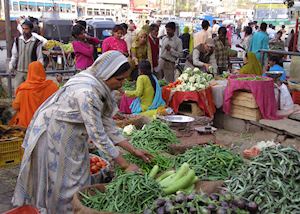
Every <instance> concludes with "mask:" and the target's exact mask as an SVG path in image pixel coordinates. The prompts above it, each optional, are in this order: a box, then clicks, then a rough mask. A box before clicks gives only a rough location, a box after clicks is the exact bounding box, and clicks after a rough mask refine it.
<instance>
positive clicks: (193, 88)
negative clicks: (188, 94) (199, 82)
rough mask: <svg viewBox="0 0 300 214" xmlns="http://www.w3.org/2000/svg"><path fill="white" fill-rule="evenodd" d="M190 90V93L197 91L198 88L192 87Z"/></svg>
mask: <svg viewBox="0 0 300 214" xmlns="http://www.w3.org/2000/svg"><path fill="white" fill-rule="evenodd" d="M189 90H190V91H196V90H197V88H196V87H195V86H190V87H189Z"/></svg>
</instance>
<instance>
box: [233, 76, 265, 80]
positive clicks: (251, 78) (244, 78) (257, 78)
mask: <svg viewBox="0 0 300 214" xmlns="http://www.w3.org/2000/svg"><path fill="white" fill-rule="evenodd" d="M236 80H244V81H246V80H247V81H263V80H268V79H267V78H264V77H261V76H255V77H239V78H236Z"/></svg>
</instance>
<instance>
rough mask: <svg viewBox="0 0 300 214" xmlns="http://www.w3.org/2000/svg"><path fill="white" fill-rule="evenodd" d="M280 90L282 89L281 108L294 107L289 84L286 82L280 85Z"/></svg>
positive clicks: (288, 108)
mask: <svg viewBox="0 0 300 214" xmlns="http://www.w3.org/2000/svg"><path fill="white" fill-rule="evenodd" d="M279 90H280V109H281V110H290V109H292V108H293V107H294V102H293V99H292V96H291V94H290V91H289V89H288V88H287V86H286V85H285V84H282V85H281V86H280V87H279Z"/></svg>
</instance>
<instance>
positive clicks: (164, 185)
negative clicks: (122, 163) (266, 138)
mask: <svg viewBox="0 0 300 214" xmlns="http://www.w3.org/2000/svg"><path fill="white" fill-rule="evenodd" d="M123 134H124V135H125V136H127V137H128V138H129V139H130V141H131V143H132V144H133V145H135V146H136V147H138V148H141V149H146V150H148V151H150V153H151V154H152V155H153V157H154V158H153V160H152V162H151V163H145V162H143V161H141V160H139V159H137V158H136V157H134V156H132V155H130V154H128V153H124V155H123V156H124V157H125V158H126V159H127V160H129V161H130V162H132V163H135V164H136V165H138V166H139V168H140V170H141V171H140V172H138V173H132V172H131V173H127V172H124V171H122V170H121V169H119V168H118V167H116V166H114V167H113V170H114V172H115V173H114V176H115V177H114V178H112V181H111V182H109V183H106V182H105V183H103V182H100V184H96V185H92V186H88V187H84V188H82V189H81V190H79V191H78V192H77V193H76V194H75V195H74V200H73V204H74V210H75V213H145V214H152V213H153V214H154V213H161V214H163V213H166V214H169V213H170V214H173V213H174V214H175V213H228V214H230V213H237V214H247V213H248V214H255V213H285V212H284V211H285V210H288V211H289V213H297V212H299V210H300V206H299V203H298V202H299V196H300V195H299V192H300V185H299V183H300V182H299V181H300V180H299V179H300V168H299V166H300V152H299V151H297V150H296V149H293V148H291V147H283V146H278V145H277V144H275V143H273V144H269V145H268V146H266V147H264V148H261V152H260V153H259V154H257V156H255V157H252V159H249V160H247V161H246V160H245V159H244V158H243V157H242V156H240V155H239V154H237V153H235V152H234V151H232V150H231V149H229V148H227V147H224V146H220V145H218V144H207V145H202V146H195V147H193V148H190V149H188V150H186V151H185V152H182V153H181V154H177V155H171V154H169V152H170V151H169V149H168V148H169V146H170V145H173V144H180V139H178V138H177V137H176V133H175V132H174V131H173V130H172V129H171V128H170V126H169V125H168V124H166V123H164V122H162V121H161V120H159V119H155V120H152V121H151V122H149V123H148V124H145V125H144V127H143V128H142V129H137V128H136V127H135V126H134V125H129V126H125V127H124V128H123ZM98 161H99V160H98ZM94 162H96V161H95V160H93V159H91V164H93V165H95V164H96V165H100V164H98V163H97V162H96V163H94ZM91 173H92V171H91ZM206 185H211V186H212V187H214V188H213V189H214V190H213V191H208V190H207V189H206Z"/></svg>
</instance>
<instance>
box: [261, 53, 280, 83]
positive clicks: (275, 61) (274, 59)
mask: <svg viewBox="0 0 300 214" xmlns="http://www.w3.org/2000/svg"><path fill="white" fill-rule="evenodd" d="M279 61H280V60H279V57H278V56H274V55H272V56H270V57H269V60H268V65H267V66H266V72H268V71H279V72H281V73H282V75H281V77H280V78H279V80H280V81H282V82H283V81H286V72H285V70H284V68H283V67H282V66H280V65H279V64H280V62H279ZM263 76H267V74H266V73H264V74H263Z"/></svg>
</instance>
